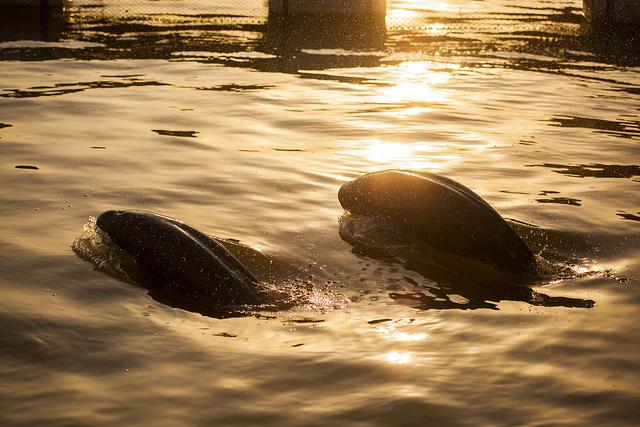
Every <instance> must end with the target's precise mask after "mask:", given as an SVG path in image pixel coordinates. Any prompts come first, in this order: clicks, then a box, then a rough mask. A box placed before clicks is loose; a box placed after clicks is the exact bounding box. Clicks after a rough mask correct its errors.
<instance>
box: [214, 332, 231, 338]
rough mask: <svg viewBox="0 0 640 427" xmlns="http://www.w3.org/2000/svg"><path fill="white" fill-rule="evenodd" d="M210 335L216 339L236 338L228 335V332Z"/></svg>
mask: <svg viewBox="0 0 640 427" xmlns="http://www.w3.org/2000/svg"><path fill="white" fill-rule="evenodd" d="M211 335H213V336H216V337H224V338H236V337H237V335H236V334H230V333H228V332H218V333H215V334H211Z"/></svg>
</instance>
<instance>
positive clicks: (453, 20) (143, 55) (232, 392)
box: [0, 1, 640, 426]
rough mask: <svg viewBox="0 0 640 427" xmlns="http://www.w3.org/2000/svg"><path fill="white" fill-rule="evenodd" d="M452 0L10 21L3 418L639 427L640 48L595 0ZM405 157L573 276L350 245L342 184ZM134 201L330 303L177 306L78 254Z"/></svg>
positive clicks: (3, 191) (5, 75)
mask: <svg viewBox="0 0 640 427" xmlns="http://www.w3.org/2000/svg"><path fill="white" fill-rule="evenodd" d="M412 3H416V2H412ZM476 3H477V5H476ZM442 4H443V5H444V6H442V7H439V8H436V10H433V8H432V9H424V8H421V7H419V6H420V5H419V4H418V6H416V5H415V4H410V3H408V2H405V3H403V2H400V1H396V2H390V3H389V7H388V9H389V16H391V17H395V18H394V19H399V18H398V17H400V18H401V17H402V16H405V18H406V19H410V20H413V21H412V22H418V23H419V24H420V25H418V26H416V27H414V28H404V29H403V28H397V27H393V28H391V27H390V29H389V30H388V31H383V30H380V28H379V27H376V25H372V27H367V30H366V31H365V33H364V34H365V35H366V37H362V34H363V33H362V32H359V31H358V32H355V33H354V32H353V31H350V30H349V28H348V27H346V28H345V27H336V33H337V34H339V37H329V36H327V34H326V33H323V34H319V33H316V32H311V33H309V32H307V33H304V37H302V36H299V34H298V36H299V37H293V36H292V34H291V33H287V31H288V30H283V29H282V28H281V27H278V26H277V25H269V26H265V25H264V24H262V23H260V21H259V20H258V21H255V22H235V23H233V22H232V24H233V25H232V26H229V25H231V24H229V25H228V24H225V23H220V22H217V21H216V22H214V23H212V22H210V21H208V20H207V19H209V18H207V17H199V18H197V19H196V18H189V17H184V16H183V17H179V18H176V17H175V16H178V15H171V17H167V18H166V19H163V18H161V17H158V16H155V17H153V19H150V18H149V19H146V18H141V17H139V18H136V19H133V20H130V21H128V22H127V23H126V24H120V23H118V22H116V21H113V20H111V19H107V18H108V17H109V16H111V15H109V14H108V13H106V12H105V10H106V9H100V8H97V9H96V8H94V9H96V10H95V13H96V15H98V17H97V18H95V19H93V20H92V19H86V20H78V18H77V17H76V18H73V20H72V23H71V24H68V23H64V21H63V22H59V21H55V22H51V23H49V25H48V28H47V34H45V35H44V38H45V40H44V41H43V40H38V41H30V40H32V39H34V38H38V39H40V38H42V36H43V34H42V33H41V30H42V28H40V27H38V26H34V27H33V28H29V27H28V26H27V25H26V23H25V22H22V21H15V20H14V21H11V22H12V23H13V24H12V25H14V27H13V28H14V30H12V31H6V32H2V36H3V40H5V41H3V42H1V43H0V59H2V62H1V65H0V123H2V125H0V127H1V128H0V149H1V151H0V152H1V153H2V154H1V156H0V174H1V178H0V179H1V182H2V186H1V187H0V200H1V203H0V211H1V214H2V226H1V228H0V230H1V233H0V245H1V250H0V262H1V264H0V265H1V268H0V285H1V289H2V299H1V302H0V331H1V333H0V349H1V350H0V373H1V376H2V382H1V386H0V396H1V399H0V424H2V425H7V426H9V425H11V426H14V425H15V426H21V425H58V426H70V425H92V426H98V425H108V426H112V425H155V426H164V425H166V426H174V425H242V426H244V425H254V424H260V425H274V426H275V425H278V426H281V425H304V426H313V425H361V426H365V425H398V426H404V425H406V426H413V425H428V424H433V425H509V426H511V425H637V420H638V417H639V416H640V413H639V410H638V405H637V402H638V400H639V398H640V388H639V386H638V384H640V377H639V375H638V373H639V367H640V366H639V363H638V357H637V354H639V353H640V343H639V340H638V337H639V336H640V335H639V333H640V330H639V326H638V322H637V321H636V317H637V312H638V308H639V307H640V292H639V289H638V284H639V282H638V279H637V278H638V277H639V276H640V264H638V262H637V259H638V255H640V228H639V227H640V221H639V220H640V212H639V211H640V196H639V195H640V193H639V191H638V185H639V182H640V165H639V164H640V163H639V161H638V158H639V157H638V154H639V149H638V144H639V141H640V119H639V116H640V113H639V111H640V67H639V65H640V55H638V52H639V50H638V45H637V40H636V41H635V42H634V41H633V40H632V38H633V37H632V36H633V34H631V35H629V34H627V35H622V36H616V35H605V36H602V35H599V34H594V33H592V32H590V31H589V30H588V28H586V27H585V26H584V25H581V24H580V17H579V15H578V13H579V9H578V7H579V5H578V4H575V3H573V2H565V1H550V2H545V3H541V4H536V6H535V10H532V9H531V8H533V6H532V4H527V3H523V4H520V5H515V6H514V5H502V4H501V3H500V2H497V1H496V2H469V3H466V2H463V3H455V6H452V7H449V8H448V7H446V3H444V2H443V3H442ZM453 4H454V3H451V5H453ZM485 4H486V6H487V8H486V9H482V10H486V12H482V13H484V15H483V16H484V17H483V19H476V20H474V19H472V18H473V16H477V14H480V13H481V12H474V13H476V15H473V16H471V15H469V16H467V15H464V14H463V13H462V12H461V10H462V9H461V8H462V7H470V8H471V7H474V8H475V7H481V6H484V5H485ZM505 8H506V9H505ZM527 8H529V9H527ZM88 10H90V9H88ZM407 11H408V12H407ZM409 12H410V13H412V14H413V15H407V13H409ZM105 16H106V17H107V18H105ZM211 19H214V18H211ZM416 20H417V21H416ZM29 22H32V21H29ZM36 22H37V21H36ZM5 28H7V27H5ZM363 31H364V30H363ZM293 35H296V32H295V31H294V32H293ZM18 166H22V167H23V168H17V167H18ZM24 167H26V168H24ZM34 167H36V168H37V169H34ZM388 168H403V169H417V170H428V171H431V172H435V173H439V174H442V175H445V176H447V177H450V178H452V179H455V180H457V181H459V182H461V183H463V184H464V185H466V186H467V187H469V188H471V189H473V190H474V191H476V192H477V193H478V194H479V195H481V196H482V197H483V198H484V199H485V200H487V201H488V202H489V203H490V204H491V205H492V206H494V207H495V208H496V209H497V210H498V211H499V212H500V213H501V214H502V215H503V216H504V217H506V218H510V219H512V220H514V221H517V222H513V225H514V227H516V229H517V230H518V232H519V233H520V234H521V235H522V236H523V238H524V239H525V240H526V241H527V243H528V244H529V245H530V247H531V248H532V249H533V250H534V251H535V252H536V253H537V254H539V257H540V259H541V260H542V261H545V262H547V263H549V264H551V265H553V266H555V267H554V268H557V270H555V271H556V276H554V280H549V281H547V282H545V283H543V284H540V285H536V286H535V287H534V289H533V290H531V291H528V292H527V291H524V292H506V293H496V292H494V291H492V290H485V289H483V288H478V287H474V286H469V285H468V284H465V283H450V282H447V281H446V280H443V279H442V278H439V277H437V276H431V275H430V271H431V270H428V269H425V268H424V265H421V264H420V263H417V264H416V263H415V262H413V263H412V262H410V260H409V261H407V259H406V257H405V259H404V260H403V259H400V260H399V259H398V258H396V257H389V256H380V255H379V254H377V253H375V251H374V252H366V251H364V252H363V251H362V250H358V247H357V246H352V245H351V244H350V243H348V241H345V240H343V239H342V238H341V237H340V233H339V227H340V225H339V218H340V217H341V216H342V215H343V211H342V208H341V207H340V205H339V203H338V201H337V191H338V189H339V187H340V185H342V184H343V183H344V182H346V181H348V180H351V179H354V178H356V177H357V176H359V175H361V174H362V173H364V172H371V171H376V170H382V169H388ZM114 208H117V209H145V210H151V211H154V212H159V213H163V214H166V215H170V216H173V217H177V218H180V219H181V220H183V221H185V222H187V223H189V224H191V225H193V226H194V227H196V228H198V229H200V230H202V231H204V232H206V233H209V234H211V235H215V236H218V237H220V238H231V239H236V240H237V241H239V244H240V245H244V246H245V247H249V248H253V249H255V250H258V251H260V252H261V253H262V254H264V257H265V258H269V259H274V260H276V261H277V262H278V263H280V264H279V265H282V266H286V267H283V268H284V270H286V269H287V268H290V270H287V272H286V274H285V273H283V276H286V275H287V274H288V275H293V276H295V277H297V278H299V279H300V280H299V281H298V282H297V283H294V284H293V285H292V284H291V283H288V282H287V283H285V281H284V280H283V282H282V283H283V284H282V286H283V287H284V289H286V290H290V291H291V292H295V291H296V290H298V291H300V292H301V294H303V295H304V296H305V298H307V300H306V301H307V302H309V301H310V302H311V303H310V304H292V305H291V306H290V307H288V308H286V309H284V308H283V309H280V310H275V311H273V310H272V311H268V310H267V311H260V312H256V313H253V315H249V316H242V317H232V318H227V319H217V318H213V317H206V316H202V315H200V314H197V313H192V312H189V311H184V310H180V309H177V308H171V307H168V306H166V305H163V304H161V303H159V302H157V301H155V300H153V299H152V298H151V297H149V296H148V295H147V293H146V290H145V289H143V288H140V287H137V286H135V285H134V284H132V283H128V282H126V281H124V280H122V279H121V278H120V277H118V275H117V274H115V275H114V274H105V272H104V271H98V270H100V269H98V270H96V269H95V267H94V265H92V264H91V263H88V262H86V261H85V260H83V259H81V258H80V257H78V256H76V255H75V254H74V252H73V250H72V247H71V245H72V243H73V242H74V241H75V240H76V239H77V238H78V237H79V236H80V235H81V234H82V233H83V225H85V224H87V222H88V220H89V217H91V216H93V217H95V216H97V215H98V214H99V213H101V212H103V211H105V210H108V209H114ZM254 267H256V266H254ZM301 290H302V291H301ZM589 301H591V302H593V304H589V303H588V302H589ZM585 302H586V303H585Z"/></svg>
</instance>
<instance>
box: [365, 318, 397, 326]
mask: <svg viewBox="0 0 640 427" xmlns="http://www.w3.org/2000/svg"><path fill="white" fill-rule="evenodd" d="M392 320H393V319H389V318H385V319H374V320H369V321H368V322H367V323H368V324H370V325H376V324H378V323H384V322H391V321H392Z"/></svg>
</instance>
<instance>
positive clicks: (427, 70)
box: [378, 61, 459, 103]
mask: <svg viewBox="0 0 640 427" xmlns="http://www.w3.org/2000/svg"><path fill="white" fill-rule="evenodd" d="M450 68H451V66H449V65H447V66H444V65H443V64H438V63H434V62H427V61H407V62H403V63H401V64H400V65H398V66H397V67H396V68H395V69H393V70H392V71H391V73H390V74H391V75H390V78H391V80H392V81H394V82H397V83H396V84H395V85H394V86H385V87H381V88H379V89H378V91H379V94H380V99H378V102H398V101H409V102H421V103H424V102H443V101H444V100H445V99H446V97H445V95H444V93H443V92H442V91H438V90H435V89H434V88H433V86H436V85H442V84H443V83H446V82H447V81H448V80H449V79H450V78H451V72H450V71H449V70H450ZM458 68H459V67H458Z"/></svg>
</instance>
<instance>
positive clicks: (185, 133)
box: [151, 129, 200, 138]
mask: <svg viewBox="0 0 640 427" xmlns="http://www.w3.org/2000/svg"><path fill="white" fill-rule="evenodd" d="M151 131H152V132H155V133H157V134H158V135H164V136H177V137H180V138H196V134H198V133H200V132H198V131H195V130H165V129H151Z"/></svg>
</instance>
